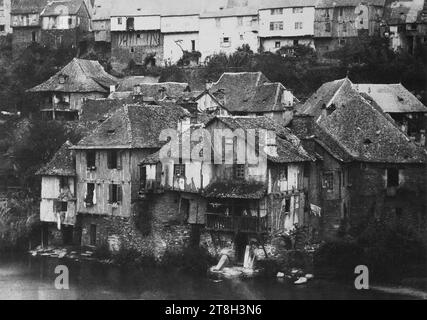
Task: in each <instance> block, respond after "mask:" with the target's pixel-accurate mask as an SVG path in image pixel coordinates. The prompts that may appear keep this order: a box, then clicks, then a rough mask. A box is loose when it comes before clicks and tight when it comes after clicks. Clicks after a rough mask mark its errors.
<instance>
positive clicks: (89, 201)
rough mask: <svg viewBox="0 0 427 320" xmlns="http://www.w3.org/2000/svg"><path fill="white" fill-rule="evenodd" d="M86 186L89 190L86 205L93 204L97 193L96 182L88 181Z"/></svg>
mask: <svg viewBox="0 0 427 320" xmlns="http://www.w3.org/2000/svg"><path fill="white" fill-rule="evenodd" d="M86 187H87V191H86V199H85V203H86V205H89V206H93V197H94V194H95V184H94V183H88V184H87V186H86Z"/></svg>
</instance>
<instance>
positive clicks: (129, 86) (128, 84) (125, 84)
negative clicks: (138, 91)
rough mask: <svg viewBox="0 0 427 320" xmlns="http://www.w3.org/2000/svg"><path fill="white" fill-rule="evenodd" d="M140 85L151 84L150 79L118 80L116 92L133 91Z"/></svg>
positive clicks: (126, 78)
mask: <svg viewBox="0 0 427 320" xmlns="http://www.w3.org/2000/svg"><path fill="white" fill-rule="evenodd" d="M141 83H152V78H150V77H146V76H129V77H125V78H123V79H120V80H119V84H118V86H117V91H120V92H122V91H133V88H134V87H135V86H136V85H138V84H141Z"/></svg>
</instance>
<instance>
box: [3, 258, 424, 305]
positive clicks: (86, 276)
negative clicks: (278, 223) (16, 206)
mask: <svg viewBox="0 0 427 320" xmlns="http://www.w3.org/2000/svg"><path fill="white" fill-rule="evenodd" d="M57 265H66V266H67V267H68V268H69V275H70V290H56V289H55V288H54V281H55V278H56V277H57V274H55V272H54V270H55V267H56V266H57ZM0 283H2V286H1V287H0V299H26V300H28V299H42V300H53V299H59V300H74V299H95V300H97V299H106V300H115V299H119V300H123V299H142V300H148V299H154V300H162V299H172V300H183V299H189V300H313V299H321V300H323V299H335V300H343V299H350V300H367V299H378V300H384V299H392V300H395V299H419V297H417V296H413V295H411V294H410V293H404V294H402V293H393V292H383V291H380V290H376V289H375V290H362V291H358V290H355V289H354V286H353V283H352V282H338V281H334V280H328V279H313V281H311V282H310V283H308V284H306V285H302V286H294V285H292V284H289V283H287V282H286V281H282V280H280V279H276V278H268V279H266V278H255V279H228V280H227V279H225V280H218V279H214V278H210V277H208V276H207V275H206V274H203V275H200V274H192V273H185V272H181V271H176V270H175V271H174V270H164V269H159V268H155V267H152V268H149V267H145V268H142V269H140V268H136V269H135V268H122V267H119V266H115V265H107V264H101V263H99V262H96V261H86V260H85V261H79V262H76V261H71V260H69V259H66V258H64V259H58V258H50V257H31V256H30V255H28V254H27V255H14V256H4V255H2V256H0Z"/></svg>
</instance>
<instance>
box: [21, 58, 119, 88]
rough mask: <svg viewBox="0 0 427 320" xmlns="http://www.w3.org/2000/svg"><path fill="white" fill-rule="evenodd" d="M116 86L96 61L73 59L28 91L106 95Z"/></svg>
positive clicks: (114, 81) (115, 82)
mask: <svg viewBox="0 0 427 320" xmlns="http://www.w3.org/2000/svg"><path fill="white" fill-rule="evenodd" d="M61 78H63V80H64V81H61ZM116 84H117V79H116V78H115V77H113V76H112V75H110V74H108V73H107V72H105V70H104V68H103V67H102V66H101V65H100V64H99V62H98V61H94V60H83V59H77V58H74V59H73V60H72V61H71V62H70V63H69V64H67V65H66V66H65V67H64V68H63V69H62V70H61V71H59V72H58V73H56V74H55V75H54V76H52V77H51V78H50V79H49V80H47V81H46V82H44V83H42V84H40V85H38V86H36V87H34V88H32V89H30V90H29V91H30V92H102V93H108V92H109V91H110V86H111V85H116Z"/></svg>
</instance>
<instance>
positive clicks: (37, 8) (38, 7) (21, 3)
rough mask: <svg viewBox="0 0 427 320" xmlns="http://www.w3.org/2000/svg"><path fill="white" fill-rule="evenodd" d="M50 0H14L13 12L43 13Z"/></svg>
mask: <svg viewBox="0 0 427 320" xmlns="http://www.w3.org/2000/svg"><path fill="white" fill-rule="evenodd" d="M47 3H48V0H12V8H11V14H24V13H41V12H42V10H43V9H44V7H45V6H46V4H47Z"/></svg>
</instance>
